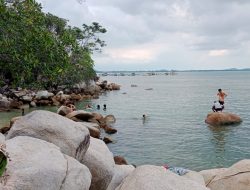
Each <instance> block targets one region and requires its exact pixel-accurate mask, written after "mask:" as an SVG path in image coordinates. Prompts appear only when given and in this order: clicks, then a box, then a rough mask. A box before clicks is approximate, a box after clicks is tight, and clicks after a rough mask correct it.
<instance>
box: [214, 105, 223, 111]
mask: <svg viewBox="0 0 250 190" xmlns="http://www.w3.org/2000/svg"><path fill="white" fill-rule="evenodd" d="M223 109H224V106H223V107H222V108H215V107H214V106H213V107H212V110H213V112H219V111H221V112H222V110H223Z"/></svg>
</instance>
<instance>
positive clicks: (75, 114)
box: [66, 110, 94, 121]
mask: <svg viewBox="0 0 250 190" xmlns="http://www.w3.org/2000/svg"><path fill="white" fill-rule="evenodd" d="M66 117H67V118H69V119H73V120H75V119H77V121H88V120H90V119H92V118H93V117H94V116H93V115H92V113H90V112H86V111H84V110H77V111H72V112H71V113H69V114H67V115H66Z"/></svg>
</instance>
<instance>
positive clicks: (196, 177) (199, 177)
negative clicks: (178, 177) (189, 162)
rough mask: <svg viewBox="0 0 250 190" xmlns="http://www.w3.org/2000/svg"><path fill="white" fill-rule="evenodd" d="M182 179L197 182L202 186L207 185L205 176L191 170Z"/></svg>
mask: <svg viewBox="0 0 250 190" xmlns="http://www.w3.org/2000/svg"><path fill="white" fill-rule="evenodd" d="M182 177H185V178H187V179H191V180H193V181H196V182H197V183H199V184H201V185H204V186H205V185H206V184H205V180H204V178H203V176H202V175H201V174H200V173H199V172H196V171H191V170H189V172H187V173H186V174H184V175H183V176H182Z"/></svg>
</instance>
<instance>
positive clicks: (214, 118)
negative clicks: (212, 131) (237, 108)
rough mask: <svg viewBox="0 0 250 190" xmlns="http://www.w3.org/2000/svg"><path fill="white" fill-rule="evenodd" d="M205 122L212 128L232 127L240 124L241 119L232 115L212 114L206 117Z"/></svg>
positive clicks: (223, 113)
mask: <svg viewBox="0 0 250 190" xmlns="http://www.w3.org/2000/svg"><path fill="white" fill-rule="evenodd" d="M205 122H206V123H207V124H209V125H212V126H221V125H232V124H238V123H241V122H242V120H241V118H240V117H239V116H238V115H236V114H232V113H226V112H213V113H209V114H208V115H207V118H206V120H205Z"/></svg>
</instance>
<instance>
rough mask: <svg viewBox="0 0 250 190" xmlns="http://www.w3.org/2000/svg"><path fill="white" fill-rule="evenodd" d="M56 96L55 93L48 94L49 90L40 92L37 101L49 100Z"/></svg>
mask: <svg viewBox="0 0 250 190" xmlns="http://www.w3.org/2000/svg"><path fill="white" fill-rule="evenodd" d="M52 96H54V94H53V93H51V92H48V91H47V90H41V91H38V92H37V93H36V99H37V100H40V99H48V98H50V97H52Z"/></svg>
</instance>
